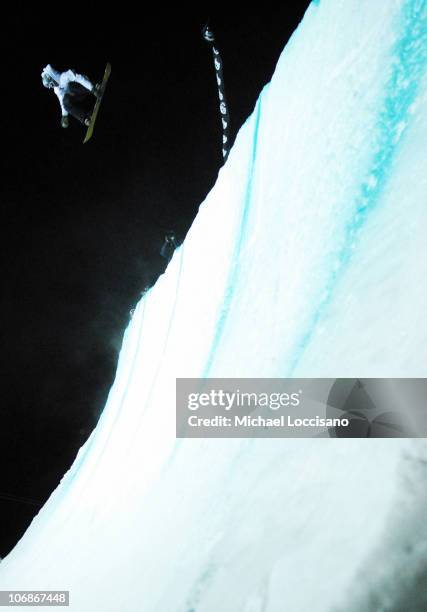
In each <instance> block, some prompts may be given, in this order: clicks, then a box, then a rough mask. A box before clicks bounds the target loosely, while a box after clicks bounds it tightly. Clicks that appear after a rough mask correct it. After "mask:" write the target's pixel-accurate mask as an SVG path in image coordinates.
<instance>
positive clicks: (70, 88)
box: [42, 64, 102, 128]
mask: <svg viewBox="0 0 427 612" xmlns="http://www.w3.org/2000/svg"><path fill="white" fill-rule="evenodd" d="M42 81H43V85H44V86H45V87H47V88H48V89H53V91H54V92H55V94H56V95H57V97H58V99H59V103H60V105H61V111H62V117H61V125H62V127H63V128H66V127H68V115H71V116H72V117H74V118H75V119H77V121H80V123H83V124H84V125H86V126H89V125H90V119H91V113H90V112H88V111H86V110H85V109H84V107H83V106H82V104H81V103H82V102H83V100H84V99H85V98H87V96H88V95H90V94H93V95H94V96H95V97H96V98H97V99H99V98H100V97H101V95H102V88H101V84H100V83H97V84H95V85H94V84H93V83H92V81H90V80H89V79H88V78H87V77H86V76H84V75H82V74H78V73H77V72H75V71H74V70H66V71H65V72H59V71H58V70H55V69H54V68H52V66H51V65H50V64H48V65H47V66H46V67H45V68H43V72H42Z"/></svg>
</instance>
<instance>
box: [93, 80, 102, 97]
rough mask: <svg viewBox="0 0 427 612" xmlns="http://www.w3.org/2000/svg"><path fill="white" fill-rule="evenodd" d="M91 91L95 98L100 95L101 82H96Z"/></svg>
mask: <svg viewBox="0 0 427 612" xmlns="http://www.w3.org/2000/svg"><path fill="white" fill-rule="evenodd" d="M92 93H93V95H94V96H96V97H97V98H100V97H101V84H100V83H97V84H96V85H95V86H94V87H93V89H92Z"/></svg>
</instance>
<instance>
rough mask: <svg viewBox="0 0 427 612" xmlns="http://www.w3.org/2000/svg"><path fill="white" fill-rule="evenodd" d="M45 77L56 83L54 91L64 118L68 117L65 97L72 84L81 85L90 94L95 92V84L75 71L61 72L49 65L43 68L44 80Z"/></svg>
mask: <svg viewBox="0 0 427 612" xmlns="http://www.w3.org/2000/svg"><path fill="white" fill-rule="evenodd" d="M45 77H47V78H48V79H50V80H51V81H54V83H53V91H54V92H55V94H56V95H57V96H58V100H59V103H60V105H61V111H62V116H63V117H67V116H68V111H67V110H66V109H65V107H64V97H65V96H66V95H67V93H70V89H71V87H70V83H79V85H82V86H83V87H84V88H85V89H87V90H88V91H90V92H91V91H92V90H93V84H92V83H91V82H90V81H89V79H88V78H87V77H85V76H83V75H82V74H78V73H77V72H74V70H67V71H66V72H59V71H58V70H55V68H52V66H51V65H50V64H48V65H47V66H46V67H45V68H43V72H42V78H43V79H44V78H45Z"/></svg>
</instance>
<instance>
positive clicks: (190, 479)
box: [0, 0, 427, 612]
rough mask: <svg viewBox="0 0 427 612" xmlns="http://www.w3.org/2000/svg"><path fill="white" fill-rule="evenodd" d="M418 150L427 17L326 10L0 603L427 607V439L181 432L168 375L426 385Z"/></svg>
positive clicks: (196, 228) (358, 4) (219, 191)
mask: <svg viewBox="0 0 427 612" xmlns="http://www.w3.org/2000/svg"><path fill="white" fill-rule="evenodd" d="M426 142H427V2H426V1H422V0H387V2H383V1H381V2H379V1H378V2H377V1H372V0H321V1H320V2H313V3H312V5H311V6H310V8H309V9H308V11H307V13H306V16H305V18H304V20H303V22H302V24H301V25H300V27H299V28H298V30H297V31H296V32H295V34H294V35H293V37H292V39H291V40H290V42H289V43H288V45H287V46H286V48H285V50H284V52H283V54H282V56H281V58H280V60H279V62H278V65H277V68H276V71H275V74H274V77H273V79H272V82H271V83H270V84H269V85H268V86H267V87H265V88H264V90H263V92H262V93H261V95H260V97H259V100H258V102H257V104H256V107H255V109H254V112H253V114H252V115H251V117H250V118H249V119H248V120H247V122H246V124H245V125H244V126H243V127H242V129H241V130H240V132H239V134H238V137H237V140H236V143H235V145H234V147H233V149H232V151H231V153H230V156H229V159H228V161H227V163H226V165H225V167H224V168H222V170H221V171H220V173H219V176H218V180H217V183H216V185H215V187H214V188H213V190H212V191H211V193H210V194H209V195H208V197H207V198H206V200H205V202H204V203H203V204H202V205H201V207H200V211H199V214H198V216H197V218H196V220H195V222H194V224H193V226H192V228H191V230H190V232H189V234H188V236H187V238H186V240H185V243H184V245H183V246H182V247H181V248H180V249H179V250H178V251H177V252H176V253H175V255H174V257H173V259H172V261H171V263H170V264H169V267H168V269H167V271H166V273H165V274H164V275H163V276H162V277H161V278H160V279H159V281H158V282H157V284H156V285H155V287H154V288H153V289H152V290H151V291H150V292H149V293H148V294H147V295H146V296H145V297H144V298H143V299H142V300H141V302H140V304H139V305H138V307H137V309H136V311H135V314H134V316H133V319H132V321H131V323H130V325H129V327H128V329H127V330H126V333H125V337H124V342H123V347H122V350H121V354H120V359H119V364H118V370H117V375H116V380H115V383H114V386H113V388H112V389H111V392H110V396H109V400H108V403H107V406H106V407H105V410H104V413H103V415H102V417H101V420H100V422H99V424H98V427H97V428H96V430H95V431H94V433H93V434H92V436H91V437H90V439H89V440H88V442H87V443H86V444H85V445H84V447H83V448H82V449H81V450H80V452H79V454H78V456H77V458H76V461H75V463H74V465H73V467H72V468H71V470H70V471H69V472H68V474H66V475H65V477H64V479H63V481H62V483H61V485H60V486H59V487H58V489H57V490H56V491H55V493H54V494H53V495H52V497H51V498H50V500H49V501H48V503H47V504H46V506H45V507H44V508H43V509H42V511H41V512H40V513H39V515H38V516H37V517H36V519H35V520H34V521H33V523H32V525H31V526H30V528H29V529H28V531H27V533H26V534H25V536H24V537H23V539H22V540H21V541H20V542H19V543H18V545H17V546H16V547H15V549H14V550H13V551H12V553H11V554H10V555H9V556H8V557H7V558H6V559H5V560H3V561H2V563H1V565H0V589H12V588H14V589H21V590H22V589H49V588H51V589H69V590H70V592H71V595H70V598H71V606H70V608H71V610H73V612H89V611H90V612H92V611H94V610H100V611H101V610H102V612H109V611H111V612H113V611H114V612H116V611H117V610H120V611H122V612H136V611H143V612H155V611H156V612H157V611H159V612H175V611H176V612H219V611H221V612H238V611H242V612H243V611H244V612H279V611H280V612H283V611H288V610H289V611H291V612H294V611H295V612H305V611H307V612H309V611H310V612H313V611H316V612H324V611H325V612H326V611H329V610H331V611H332V610H351V611H352V610H355V611H356V610H357V611H359V610H360V611H362V610H363V611H370V610H372V611H374V610H375V611H376V610H401V609H405V610H406V609H408V610H411V611H412V610H418V609H419V610H422V609H426V608H427V603H426V601H424V603H416V601H415V599H414V598H416V597H418V598H419V599H420V601H421V598H422V594H421V592H419V593H418V595H417V593H416V592H414V584H415V583H416V580H417V579H418V578H419V576H418V574H419V573H420V572H421V570H422V568H423V567H424V568H425V564H426V563H427V554H426V551H427V534H426V529H425V526H424V522H423V514H422V513H423V510H424V508H425V502H426V501H427V500H426V493H425V492H424V491H425V489H426V487H425V483H426V476H427V474H426V470H427V468H426V465H427V461H426V459H427V449H426V445H425V443H424V441H421V440H418V441H414V440H396V439H393V440H349V439H347V440H345V441H344V440H339V439H335V440H320V439H313V440H310V439H305V440H291V439H283V440H277V439H274V440H265V439H256V440H241V439H240V440H239V439H235V440H233V439H231V440H230V439H229V440H220V439H213V440H197V439H196V440H194V439H193V440H180V441H177V440H176V439H175V379H176V377H197V376H228V377H232V376H239V377H250V376H257V377H282V376H295V377H317V376H326V377H331V378H335V377H340V376H348V377H356V376H359V377H387V376H396V377H406V376H407V377H424V376H426V373H427V365H426V362H427V361H426V360H427V326H426V325H425V321H424V316H425V312H426V311H427V290H426V287H425V282H426V280H425V279H426V278H427V241H426V239H425V235H426V230H427V206H426V193H427V172H426V170H427V168H426V166H427V164H426ZM423 564H424V565H423ZM392 584H393V586H392ZM409 593H412V595H411V597H412V599H411V600H409V599H408V598H409V597H410V595H409ZM402 598H403V599H402ZM401 600H403V601H404V604H402V601H401ZM408 601H410V605H408ZM380 602H381V603H380ZM418 605H419V606H420V607H417V606H418ZM399 606H401V607H399ZM402 606H403V607H402Z"/></svg>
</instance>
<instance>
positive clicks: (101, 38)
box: [0, 0, 309, 556]
mask: <svg viewBox="0 0 427 612" xmlns="http://www.w3.org/2000/svg"><path fill="white" fill-rule="evenodd" d="M308 4H309V2H308V0H301V1H300V2H293V3H292V8H291V7H289V6H285V5H284V4H283V5H282V7H281V8H277V9H275V10H274V11H272V9H271V7H266V8H265V9H264V8H263V7H262V6H261V8H260V9H259V10H255V9H253V10H252V11H249V12H246V13H245V14H243V13H241V14H240V15H237V14H235V15H231V14H230V12H229V8H227V10H226V13H224V14H222V13H221V10H219V9H218V8H212V9H211V8H210V7H207V6H204V5H202V6H201V7H200V10H199V11H198V12H197V11H195V10H194V11H193V12H189V11H188V12H186V13H185V12H181V13H180V14H178V12H176V11H171V10H169V9H166V8H165V7H163V8H162V7H160V6H159V10H158V13H157V14H154V15H153V14H152V13H151V11H150V16H148V13H147V17H146V18H144V17H143V16H141V15H137V14H135V13H134V9H133V8H131V7H132V5H129V6H127V5H126V4H116V5H114V6H115V7H116V8H115V9H114V11H115V12H111V13H110V12H108V9H105V7H104V9H103V11H104V12H102V11H101V12H97V11H95V10H93V11H90V10H88V8H87V7H86V6H84V5H81V6H80V7H79V5H73V6H72V7H70V8H68V9H66V8H65V9H63V8H61V6H57V7H56V10H55V11H51V10H49V9H48V7H47V6H45V7H40V6H38V7H37V8H28V7H23V6H21V5H20V3H15V5H14V6H15V8H14V9H13V12H12V13H11V14H9V15H8V16H6V17H4V16H3V17H2V21H3V23H2V25H3V28H2V30H3V31H2V37H1V38H2V41H1V47H2V49H1V53H2V75H3V85H4V93H3V106H2V120H3V121H2V134H3V141H2V142H3V161H2V165H3V180H2V192H3V193H2V197H1V211H2V212H1V214H2V223H1V231H2V246H3V273H2V280H3V292H2V302H1V306H2V322H3V326H2V336H3V339H2V346H3V353H2V355H1V360H2V363H1V372H2V388H3V398H2V399H3V401H2V426H1V429H0V432H1V434H0V435H1V440H0V453H1V460H0V465H1V469H2V471H1V483H0V556H4V555H5V554H6V553H7V552H9V550H10V549H11V548H12V547H13V545H14V544H15V543H16V541H17V539H18V538H19V537H20V536H21V535H22V533H23V532H24V530H25V529H26V527H27V526H28V524H29V522H30V521H31V519H32V517H33V516H34V514H35V513H36V512H37V509H38V505H37V504H32V503H30V502H31V501H32V500H33V501H35V502H39V505H40V504H42V503H43V502H44V501H45V500H46V499H47V497H48V496H49V494H50V493H51V491H52V490H53V489H54V488H55V487H56V485H57V484H58V482H59V480H60V478H61V477H62V475H63V473H64V472H65V471H66V470H67V469H68V467H69V466H70V465H71V463H72V461H73V459H74V457H75V455H76V452H77V450H78V448H79V447H80V446H81V445H82V443H83V442H84V441H85V439H86V438H87V437H88V435H89V433H90V431H91V430H92V429H93V427H94V426H95V425H96V422H97V419H98V417H99V414H100V412H101V411H102V408H103V406H104V403H105V400H106V397H107V394H108V390H109V388H110V386H111V384H112V382H113V379H114V373H115V367H116V362H117V354H118V350H119V348H120V343H121V337H122V334H123V331H124V329H125V327H126V325H127V323H128V320H129V311H130V309H131V308H133V307H134V305H135V304H136V302H137V301H138V299H139V296H140V292H141V291H142V290H143V288H144V286H147V285H151V284H153V283H154V282H155V280H156V278H157V277H158V275H159V274H160V273H161V272H162V271H163V270H164V268H165V261H164V260H163V259H162V258H161V256H160V255H159V250H160V247H161V245H162V242H163V237H164V233H165V231H167V230H168V229H170V228H174V229H175V231H176V233H177V235H178V237H179V238H180V240H183V239H184V237H185V234H186V232H187V230H188V228H189V227H190V225H191V222H192V220H193V219H194V216H195V215H196V213H197V208H198V206H199V204H200V203H201V202H202V201H203V199H204V197H205V196H206V194H207V193H208V192H209V190H210V189H211V188H212V186H213V184H214V182H215V178H216V175H217V172H218V169H219V167H220V165H221V163H222V158H221V152H220V139H221V127H220V120H219V113H218V98H217V91H216V81H215V74H214V70H213V65H212V55H211V51H210V48H209V47H208V45H207V44H206V42H205V41H204V40H203V39H202V37H201V29H202V26H203V25H204V23H205V22H206V20H207V18H208V17H210V23H211V27H212V29H213V30H214V32H215V35H216V39H217V44H218V47H219V48H220V51H221V53H222V58H223V62H224V78H225V85H226V93H227V97H228V103H229V108H230V112H231V121H232V136H233V139H234V137H235V135H236V133H237V131H238V129H239V128H240V126H241V125H242V123H243V122H244V121H245V119H246V118H247V117H248V115H249V114H250V113H251V111H252V109H253V106H254V104H255V101H256V99H257V97H258V95H259V92H260V91H261V89H262V87H263V85H264V84H265V83H267V82H268V81H269V80H270V78H271V75H272V73H273V70H274V67H275V64H276V62H277V60H278V57H279V55H280V52H281V50H282V49H283V46H284V45H285V43H286V41H287V39H288V38H289V35H290V34H291V33H292V31H293V30H294V29H295V27H296V26H297V24H298V22H299V21H300V20H301V17H302V15H303V13H304V11H305V9H306V8H307V6H308ZM140 6H144V5H140ZM216 6H219V5H216ZM150 8H151V9H152V8H153V7H152V6H151V7H150ZM78 9H80V10H78ZM110 10H111V9H110ZM119 10H120V13H119V12H118V11H119ZM107 61H110V62H111V64H112V74H111V78H110V82H109V85H108V89H107V92H106V94H105V98H104V100H103V103H102V107H101V110H100V114H99V116H98V120H97V125H96V129H95V133H94V137H93V140H92V141H91V142H90V143H88V144H86V145H84V146H83V144H82V140H83V136H84V132H83V129H82V127H81V126H80V125H78V124H77V123H76V122H74V121H73V120H70V127H69V128H68V130H64V129H61V127H60V108H59V103H58V100H57V99H56V97H55V95H54V94H53V93H52V91H48V90H46V89H44V88H43V87H42V84H41V78H40V73H41V70H42V68H43V66H44V65H46V64H47V63H51V64H52V65H53V66H54V67H55V68H57V69H60V70H64V69H67V68H69V67H73V68H75V69H76V70H77V71H79V72H82V73H84V74H87V75H88V76H89V77H91V78H92V79H93V80H99V79H100V78H101V76H102V73H103V70H104V67H105V63H106V62H107ZM301 78H304V77H303V75H301ZM220 248H221V237H220V236H218V249H220Z"/></svg>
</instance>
